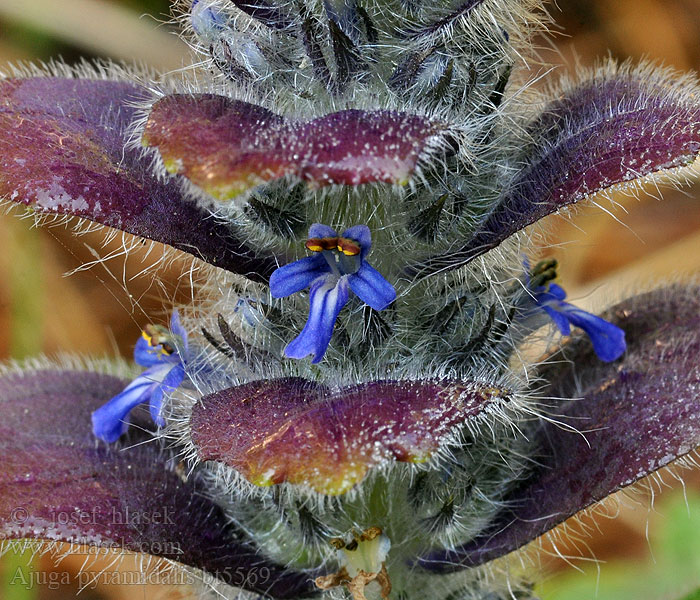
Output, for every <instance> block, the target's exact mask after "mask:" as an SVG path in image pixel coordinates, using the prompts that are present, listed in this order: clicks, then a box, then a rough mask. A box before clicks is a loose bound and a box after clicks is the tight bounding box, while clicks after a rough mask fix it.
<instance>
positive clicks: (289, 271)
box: [270, 254, 330, 298]
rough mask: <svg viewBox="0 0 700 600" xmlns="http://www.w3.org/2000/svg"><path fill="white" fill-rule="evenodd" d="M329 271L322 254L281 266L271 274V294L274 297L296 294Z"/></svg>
mask: <svg viewBox="0 0 700 600" xmlns="http://www.w3.org/2000/svg"><path fill="white" fill-rule="evenodd" d="M329 271H330V269H329V267H328V263H327V262H326V259H325V258H323V256H322V255H320V254H315V255H313V256H307V257H305V258H301V259H299V260H295V261H294V262H292V263H289V264H286V265H284V266H283V267H280V268H279V269H277V270H276V271H275V272H274V273H273V274H272V275H271V276H270V294H272V297H273V298H285V297H287V296H290V295H291V294H296V293H297V292H300V291H301V290H305V289H306V288H307V287H309V286H310V285H311V283H312V282H313V280H314V279H316V278H318V277H320V276H322V275H325V274H326V273H328V272H329Z"/></svg>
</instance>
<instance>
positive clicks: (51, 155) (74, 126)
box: [0, 77, 275, 280]
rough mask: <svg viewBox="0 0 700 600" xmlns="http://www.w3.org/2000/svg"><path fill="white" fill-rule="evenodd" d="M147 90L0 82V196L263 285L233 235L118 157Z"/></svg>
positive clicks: (139, 159)
mask: <svg viewBox="0 0 700 600" xmlns="http://www.w3.org/2000/svg"><path fill="white" fill-rule="evenodd" d="M148 97H149V94H148V92H147V91H146V90H145V89H144V88H141V87H139V86H137V85H134V84H132V83H128V82H125V81H108V80H104V79H95V80H88V79H70V78H55V77H32V78H28V79H5V80H2V81H0V197H2V198H4V199H5V200H7V201H12V202H16V203H18V204H24V205H25V206H27V207H29V208H31V209H32V210H34V211H36V212H38V213H55V214H61V215H71V216H76V217H82V218H85V219H89V220H91V221H96V222H98V223H101V224H103V225H107V226H108V227H113V228H116V229H121V230H122V231H126V232H128V233H132V234H134V235H138V236H141V237H145V238H148V239H151V240H155V241H157V242H162V243H164V244H168V245H170V246H173V247H175V248H177V249H179V250H182V251H184V252H188V253H189V254H192V255H194V256H197V257H198V258H201V259H203V260H206V261H207V262H209V263H211V264H213V265H216V266H218V267H221V268H224V269H228V270H229V271H233V272H235V273H240V274H245V275H249V276H250V277H251V278H253V279H257V280H264V279H265V276H266V275H267V274H269V273H270V272H271V271H272V270H274V268H275V265H274V263H273V262H271V261H269V260H267V259H266V258H258V257H256V255H255V254H254V253H253V252H252V251H251V250H250V249H249V248H247V247H246V246H245V245H244V244H242V243H241V242H240V241H239V239H238V237H237V235H236V231H235V230H234V229H233V228H231V227H230V226H229V225H226V224H224V223H222V222H220V221H218V220H217V219H215V218H212V215H211V212H210V211H209V210H207V209H204V208H202V207H201V206H199V205H197V204H195V203H194V202H191V201H188V200H186V199H185V197H184V196H183V193H182V190H181V186H180V184H179V182H177V181H169V182H162V181H159V180H158V179H157V178H156V177H155V176H154V175H153V174H152V173H151V169H150V162H151V159H150V158H147V157H144V156H143V154H142V152H141V151H139V150H132V149H125V147H124V145H125V142H126V141H127V140H126V131H127V128H128V127H129V126H130V125H131V122H132V121H133V119H134V117H135V115H136V109H135V108H134V107H133V104H134V103H137V102H144V101H146V99H147V98H148Z"/></svg>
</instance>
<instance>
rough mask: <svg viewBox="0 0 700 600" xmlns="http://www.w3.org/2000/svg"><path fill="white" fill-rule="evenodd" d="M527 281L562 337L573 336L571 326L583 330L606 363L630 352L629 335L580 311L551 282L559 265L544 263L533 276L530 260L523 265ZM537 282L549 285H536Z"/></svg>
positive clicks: (539, 306)
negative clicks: (566, 300) (627, 351)
mask: <svg viewBox="0 0 700 600" xmlns="http://www.w3.org/2000/svg"><path fill="white" fill-rule="evenodd" d="M523 265H524V267H525V279H526V282H527V284H528V288H529V290H530V292H531V293H532V295H533V299H534V301H535V304H536V305H537V307H538V308H539V309H541V310H543V311H544V312H545V313H547V315H549V317H550V318H551V319H552V321H553V322H554V324H555V325H556V327H557V329H558V330H559V332H560V333H561V334H562V335H570V334H571V326H572V325H573V326H574V327H579V328H580V329H583V331H584V332H585V333H586V335H588V337H589V338H590V340H591V343H592V344H593V351H594V352H595V353H596V356H598V358H599V359H600V360H602V361H603V362H613V361H615V360H617V359H618V358H620V357H621V356H622V355H623V354H624V352H625V350H626V349H627V343H626V342H625V332H624V331H623V330H622V329H620V328H619V327H618V326H617V325H613V324H612V323H609V322H608V321H606V320H605V319H603V318H601V317H598V316H597V315H594V314H592V313H589V312H587V311H585V310H583V309H582V308H578V307H577V306H574V305H573V304H570V303H569V302H564V300H565V299H566V291H565V290H564V288H563V287H561V286H560V285H558V284H556V283H552V282H551V280H552V279H554V278H555V277H556V261H541V262H540V263H538V264H537V265H536V266H535V268H534V269H533V270H532V273H530V269H529V264H528V262H527V260H524V261H523ZM531 275H532V277H534V279H535V280H536V281H538V283H539V282H542V283H543V284H546V285H538V284H534V285H533V279H532V278H531Z"/></svg>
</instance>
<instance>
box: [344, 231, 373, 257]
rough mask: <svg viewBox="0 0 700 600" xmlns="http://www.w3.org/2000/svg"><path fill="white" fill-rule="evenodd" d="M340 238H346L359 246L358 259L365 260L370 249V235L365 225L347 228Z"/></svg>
mask: <svg viewBox="0 0 700 600" xmlns="http://www.w3.org/2000/svg"><path fill="white" fill-rule="evenodd" d="M340 236H341V237H344V238H348V239H350V240H355V241H356V242H358V243H359V244H360V258H361V259H362V260H364V259H365V257H366V256H367V254H369V251H370V250H371V249H372V233H371V232H370V230H369V227H367V225H354V226H353V227H348V229H346V230H345V231H343V233H341V234H340Z"/></svg>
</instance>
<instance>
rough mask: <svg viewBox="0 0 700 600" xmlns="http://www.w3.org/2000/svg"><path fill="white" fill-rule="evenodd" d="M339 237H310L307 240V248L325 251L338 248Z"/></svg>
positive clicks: (312, 250)
mask: <svg viewBox="0 0 700 600" xmlns="http://www.w3.org/2000/svg"><path fill="white" fill-rule="evenodd" d="M338 239H339V238H337V237H327V238H309V239H308V240H306V248H307V249H308V250H311V252H323V251H324V250H335V249H336V248H338Z"/></svg>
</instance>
